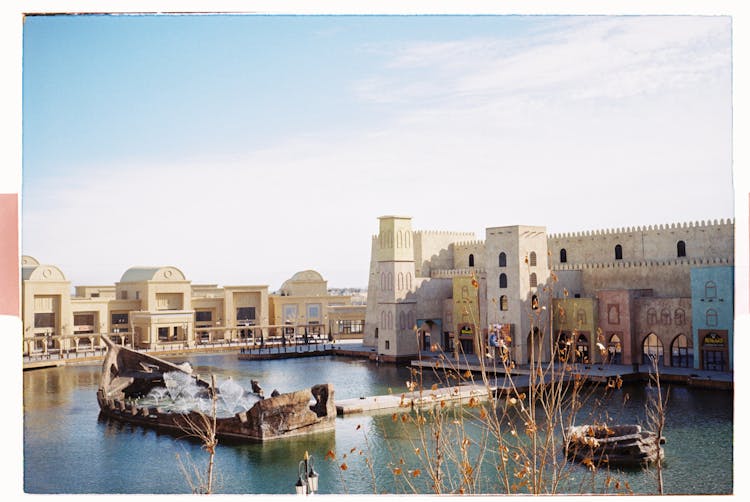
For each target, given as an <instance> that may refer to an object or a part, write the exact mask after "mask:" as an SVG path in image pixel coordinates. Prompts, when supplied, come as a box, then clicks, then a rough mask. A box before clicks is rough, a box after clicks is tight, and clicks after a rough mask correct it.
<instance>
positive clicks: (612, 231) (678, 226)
mask: <svg viewBox="0 0 750 502" xmlns="http://www.w3.org/2000/svg"><path fill="white" fill-rule="evenodd" d="M733 226H734V220H733V219H732V218H728V219H727V220H726V221H725V220H724V219H723V218H722V219H719V220H713V221H710V220H709V221H708V222H706V221H705V220H701V221H700V222H698V221H694V222H693V221H690V222H678V223H661V224H658V225H647V226H637V227H622V228H607V229H599V230H583V231H580V232H566V233H559V234H550V235H549V236H548V237H547V238H548V239H571V238H580V237H598V236H607V235H619V234H629V233H633V232H658V231H664V230H684V229H701V228H705V229H708V228H715V227H733Z"/></svg>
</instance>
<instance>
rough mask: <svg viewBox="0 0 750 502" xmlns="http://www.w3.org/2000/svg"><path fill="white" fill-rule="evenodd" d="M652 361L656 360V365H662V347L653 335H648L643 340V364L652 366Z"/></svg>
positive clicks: (657, 338)
mask: <svg viewBox="0 0 750 502" xmlns="http://www.w3.org/2000/svg"><path fill="white" fill-rule="evenodd" d="M652 359H657V361H658V363H657V364H658V365H659V366H661V365H663V364H664V345H663V344H662V343H661V340H659V337H658V336H656V334H655V333H649V335H648V336H647V337H646V339H645V340H643V364H648V365H651V364H652V362H651V361H652Z"/></svg>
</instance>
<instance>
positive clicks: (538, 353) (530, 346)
mask: <svg viewBox="0 0 750 502" xmlns="http://www.w3.org/2000/svg"><path fill="white" fill-rule="evenodd" d="M532 333H533V336H532ZM543 338H544V333H542V331H540V330H539V328H538V327H536V326H534V329H533V330H532V331H529V334H528V336H527V337H526V349H527V351H528V355H527V357H526V360H527V361H528V363H529V364H531V363H532V355H533V362H534V363H535V364H536V363H538V362H540V361H543V360H544V343H543V340H542V339H543Z"/></svg>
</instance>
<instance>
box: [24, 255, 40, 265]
mask: <svg viewBox="0 0 750 502" xmlns="http://www.w3.org/2000/svg"><path fill="white" fill-rule="evenodd" d="M33 265H40V263H39V260H37V259H36V258H34V257H33V256H29V255H27V254H25V255H23V256H22V257H21V266H22V267H30V266H33Z"/></svg>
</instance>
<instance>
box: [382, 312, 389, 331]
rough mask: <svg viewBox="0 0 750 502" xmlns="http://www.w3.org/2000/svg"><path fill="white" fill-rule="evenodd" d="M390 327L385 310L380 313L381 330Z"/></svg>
mask: <svg viewBox="0 0 750 502" xmlns="http://www.w3.org/2000/svg"><path fill="white" fill-rule="evenodd" d="M387 327H388V318H387V317H386V315H385V310H384V311H382V312H381V313H380V328H381V329H386V328H387Z"/></svg>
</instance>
